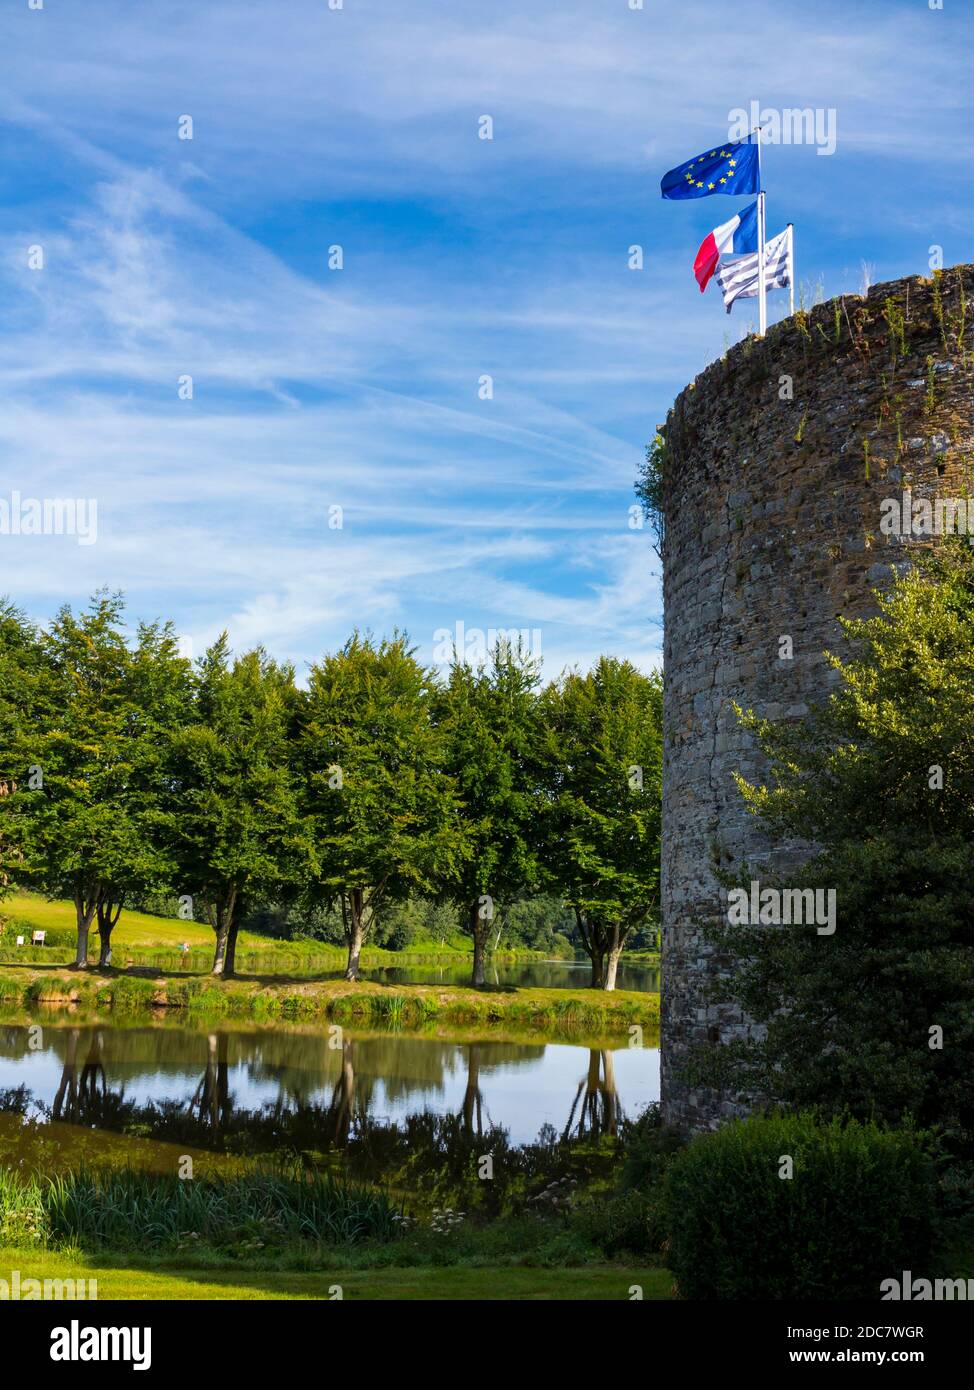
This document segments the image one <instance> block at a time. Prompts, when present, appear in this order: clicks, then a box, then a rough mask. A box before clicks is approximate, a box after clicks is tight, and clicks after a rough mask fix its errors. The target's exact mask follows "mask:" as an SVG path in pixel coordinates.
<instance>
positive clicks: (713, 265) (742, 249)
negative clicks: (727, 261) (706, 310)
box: [693, 203, 758, 294]
mask: <svg viewBox="0 0 974 1390" xmlns="http://www.w3.org/2000/svg"><path fill="white" fill-rule="evenodd" d="M757 249H758V205H757V203H751V204H750V205H749V206H748V207H746V208H744V210H743V211H742V212H739V213H738V214H737V215H736V216H735V217H732V218H731V219H730V221H729V222H722V223H721V225H720V226H719V227H715V228H714V230H713V231H712V232H711V233H710V235H709V236H708V237H705V238H704V242H703V245H702V246H701V247H700V250H699V251H698V252H697V259H696V260H695V261H694V263H693V273H694V275H695V276H696V277H697V284H698V285H699V286H700V293H701V294H703V292H704V290H705V289H706V288H707V286H708V285H709V283H710V277H711V276H712V275H713V273H714V271H715V270H716V269H717V262H718V261H719V260H720V258H721V256H746V255H747V254H748V252H750V251H757Z"/></svg>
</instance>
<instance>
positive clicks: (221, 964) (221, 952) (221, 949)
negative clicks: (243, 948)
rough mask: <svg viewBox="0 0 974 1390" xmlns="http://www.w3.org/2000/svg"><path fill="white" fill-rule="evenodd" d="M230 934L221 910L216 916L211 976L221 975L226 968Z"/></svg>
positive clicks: (228, 925)
mask: <svg viewBox="0 0 974 1390" xmlns="http://www.w3.org/2000/svg"><path fill="white" fill-rule="evenodd" d="M229 934H230V923H229V922H228V921H227V919H226V916H225V915H224V913H223V911H222V910H218V911H217V914H216V951H215V953H214V955H213V969H212V971H211V972H210V973H211V974H213V975H222V974H223V973H224V968H225V966H226V959H227V937H228V936H229Z"/></svg>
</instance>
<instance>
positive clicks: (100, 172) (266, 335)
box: [0, 0, 974, 675]
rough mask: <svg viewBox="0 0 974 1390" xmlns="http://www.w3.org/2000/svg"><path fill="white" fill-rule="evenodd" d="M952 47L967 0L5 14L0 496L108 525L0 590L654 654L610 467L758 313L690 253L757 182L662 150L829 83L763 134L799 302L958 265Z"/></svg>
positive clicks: (5, 578)
mask: <svg viewBox="0 0 974 1390" xmlns="http://www.w3.org/2000/svg"><path fill="white" fill-rule="evenodd" d="M972 40H974V14H972V12H971V6H970V5H969V4H966V3H963V2H962V0H944V5H943V8H942V9H939V10H938V9H933V10H932V9H931V8H930V4H929V0H858V2H857V3H848V0H846V2H844V3H830V0H816V3H815V5H809V4H808V3H807V0H782V3H778V4H775V5H769V4H767V3H754V2H753V0H738V2H737V3H735V4H734V5H733V6H732V7H728V6H727V5H726V4H725V3H719V4H718V3H713V2H712V0H681V2H680V3H670V4H666V5H664V4H662V3H661V0H645V4H644V8H643V9H641V10H639V9H636V10H631V9H630V8H629V0H585V3H576V2H575V0H531V3H530V4H529V3H528V0H520V3H513V2H510V3H508V2H507V0H492V2H491V3H472V2H471V0H457V2H456V3H451V4H445V3H443V0H344V3H343V5H342V8H341V9H338V10H333V9H330V8H329V4H328V0H288V2H287V3H285V2H284V0H278V2H277V3H274V4H268V3H245V2H244V0H207V3H206V4H202V3H196V2H195V0H193V2H192V3H190V2H188V0H183V3H174V2H173V0H153V3H152V4H151V5H133V4H131V3H123V0H111V3H109V2H108V0H86V3H85V4H84V6H78V5H74V4H68V3H67V0H44V4H43V8H42V9H41V10H31V9H29V8H28V0H19V2H18V3H11V4H9V5H7V6H6V7H5V8H4V12H3V16H2V19H0V51H2V52H3V54H4V57H3V59H2V60H0V64H2V71H3V82H2V84H0V92H2V95H0V110H2V114H3V121H4V151H5V153H4V158H3V165H2V172H0V246H2V253H0V274H2V284H0V292H2V296H3V312H2V314H0V376H2V388H3V389H2V397H0V459H2V470H3V471H2V480H0V496H7V497H9V496H11V494H12V492H13V491H14V490H18V491H19V492H20V493H21V494H22V495H23V496H33V497H38V498H46V497H85V498H88V497H94V498H96V499H97V502H98V538H97V542H96V543H95V544H93V545H88V546H81V545H78V543H77V540H76V538H74V537H70V536H11V535H2V536H0V593H3V592H6V593H8V594H9V595H11V596H12V597H13V598H15V599H16V600H17V601H18V602H19V603H21V604H22V605H23V606H24V607H25V608H26V609H27V610H28V611H29V612H30V613H31V614H32V615H33V616H35V617H37V618H39V619H47V618H49V617H50V616H51V614H52V613H53V611H54V610H55V608H56V607H57V606H58V604H59V603H61V602H62V601H64V600H68V601H70V602H72V603H79V602H83V601H84V599H85V598H86V596H87V595H88V594H90V593H91V592H92V591H93V590H94V589H96V588H97V587H99V586H101V585H108V586H110V587H112V588H121V589H124V590H125V592H126V594H127V595H128V599H129V606H130V613H131V615H132V617H133V618H135V617H154V616H157V615H163V616H171V617H173V618H174V619H175V621H176V624H177V627H178V630H179V631H180V633H182V634H185V635H186V636H187V637H189V638H191V639H192V641H193V644H194V647H195V649H196V650H197V651H199V650H201V648H202V646H203V645H204V644H205V643H206V642H207V641H209V640H211V639H212V638H213V636H214V635H215V634H216V633H218V632H219V631H220V630H221V629H222V628H223V627H227V628H229V630H230V633H231V637H232V640H233V642H234V644H235V645H236V646H238V647H241V648H242V647H245V646H247V645H252V644H254V643H256V642H262V643H263V644H264V645H265V646H266V647H267V648H268V649H269V650H270V651H271V652H273V653H274V654H275V655H277V656H279V657H282V658H289V659H291V660H293V661H294V662H295V663H296V664H297V666H298V668H299V671H301V670H303V669H304V668H305V666H306V663H307V662H309V661H311V660H314V659H315V658H316V657H317V656H318V655H319V654H320V653H321V652H322V651H324V650H327V649H331V648H334V647H335V646H336V645H338V644H339V643H340V642H341V641H342V640H343V639H344V637H345V636H346V635H347V634H348V632H349V631H350V630H351V628H352V627H353V626H360V627H367V628H371V629H372V630H374V631H375V632H379V633H381V632H384V631H390V630H391V629H392V628H393V627H395V626H399V627H405V628H406V629H407V630H408V631H409V633H410V635H411V636H412V637H413V639H414V641H415V642H416V644H417V646H418V647H419V649H420V652H421V654H422V655H423V656H424V657H425V658H426V659H430V658H431V656H432V653H433V646H434V633H435V632H436V630H437V629H440V628H450V629H453V628H454V627H455V625H456V624H457V623H458V622H462V623H464V625H465V627H466V629H467V630H468V631H469V630H470V629H477V628H479V629H483V630H487V629H490V628H505V629H506V628H515V627H516V628H528V629H531V630H535V629H537V630H539V631H540V634H541V649H542V652H543V655H544V661H545V668H546V672H547V673H548V674H552V675H553V674H555V673H556V672H557V671H558V670H560V669H561V668H562V667H564V666H565V665H567V664H579V665H582V666H585V665H587V664H588V663H589V662H590V661H591V660H592V659H593V658H594V657H596V656H597V655H598V653H599V652H603V651H607V652H612V653H615V654H618V655H621V656H628V657H629V658H630V659H631V660H633V661H634V662H636V663H637V664H638V665H640V666H643V667H645V668H650V667H652V666H654V665H655V664H657V662H658V660H659V650H660V645H661V635H662V634H661V626H660V611H661V599H660V592H659V565H658V561H657V559H656V556H655V554H654V552H653V549H652V545H651V542H650V538H649V535H648V532H646V531H642V532H639V531H634V530H632V529H630V525H629V508H630V506H631V505H632V502H633V495H632V481H633V477H634V475H635V472H636V469H637V467H638V464H639V462H640V460H641V457H642V453H643V449H644V446H645V444H646V442H647V441H648V440H649V439H651V437H652V435H653V432H654V428H655V425H656V423H657V422H658V421H660V420H662V419H663V418H664V417H665V414H666V411H667V408H668V406H669V404H670V403H671V401H672V399H673V397H674V396H675V394H676V393H677V392H678V391H679V390H680V389H681V388H682V386H683V385H684V384H685V383H686V382H687V381H688V380H691V379H692V378H693V377H694V376H695V375H696V373H697V372H699V371H700V370H701V369H702V368H703V367H704V366H706V364H707V363H708V362H709V361H711V360H712V359H713V358H714V357H716V356H719V355H720V354H721V353H722V352H723V351H724V350H725V348H726V346H727V344H728V343H729V342H733V341H736V340H737V338H738V337H740V336H741V335H742V334H743V333H744V332H745V331H746V330H747V328H748V327H749V326H750V324H751V322H752V321H753V318H754V317H755V316H754V314H753V312H752V311H751V310H750V309H749V308H748V307H747V306H745V307H744V309H743V310H742V308H741V306H740V305H738V306H737V308H735V310H734V313H733V315H732V316H731V317H729V318H728V317H727V316H726V315H725V314H724V312H723V308H722V305H721V304H720V301H719V299H718V297H717V289H716V286H711V288H710V289H709V290H708V292H707V294H706V295H705V296H701V295H700V294H699V292H698V290H697V288H696V285H695V283H694V281H693V278H692V275H691V265H692V261H693V257H694V254H695V252H696V249H697V246H698V245H699V243H700V241H701V240H702V238H703V236H704V235H705V234H706V233H707V232H708V231H709V230H711V228H712V227H714V226H716V225H717V224H718V223H720V222H723V221H725V220H726V219H727V218H728V217H730V216H731V215H732V212H733V210H735V209H736V208H738V207H740V206H742V203H741V200H738V199H731V198H709V199H702V200H699V201H696V202H692V203H669V202H663V201H662V200H661V199H660V197H659V179H660V177H661V175H662V174H663V173H664V172H665V170H667V169H668V168H670V167H671V166H673V165H675V164H678V163H680V162H681V161H682V160H684V159H687V158H689V157H690V156H691V155H692V154H694V153H696V152H697V151H698V150H702V149H704V148H706V147H707V146H710V145H711V144H712V143H713V142H714V141H715V140H720V139H721V138H726V132H727V127H728V115H729V112H730V111H731V110H732V109H733V108H735V107H748V106H749V104H750V102H751V101H752V100H756V101H758V102H759V103H760V105H761V106H762V107H764V108H782V107H813V108H822V109H826V110H827V109H829V108H834V110H835V121H836V135H837V147H836V150H835V153H834V154H833V155H831V156H822V155H819V154H818V153H817V152H816V149H815V147H814V146H810V145H806V146H773V147H770V148H768V149H766V150H765V185H766V187H767V189H768V216H769V232H774V231H777V230H779V229H780V227H781V226H783V225H784V223H785V222H787V221H793V222H794V223H795V226H796V242H797V253H798V258H799V280H800V281H802V282H804V284H805V285H806V287H807V288H806V294H807V295H809V296H814V295H815V293H817V292H824V293H825V295H826V296H831V295H832V294H836V293H840V292H843V291H845V292H855V291H857V290H858V289H859V287H860V284H861V282H862V278H863V265H862V263H863V262H864V261H865V262H867V263H868V265H869V266H870V267H871V275H872V278H873V280H883V279H890V278H895V277H897V276H900V275H905V274H920V273H927V270H928V256H929V248H930V247H931V246H940V247H942V248H943V255H944V260H945V263H946V264H947V265H951V264H954V263H956V262H959V261H970V260H974V248H972V245H971V241H972V234H971V228H972V226H974V182H972V180H971V177H970V168H971V164H970V150H971V147H972V135H974V121H972V117H971V112H970V102H969V96H968V93H969V87H970V78H969V74H970V68H971V59H972V53H974V44H972ZM184 115H190V116H191V117H192V120H193V139H192V140H180V139H179V138H178V123H179V119H180V117H181V116H184ZM483 115H489V116H491V118H492V120H493V139H492V140H490V141H487V140H482V139H480V138H478V122H479V119H480V117H481V116H483ZM633 244H638V245H641V246H642V248H643V253H644V258H645V261H644V268H643V270H641V271H633V270H630V269H629V268H628V263H627V262H628V248H629V247H630V246H631V245H633ZM333 245H340V246H341V247H342V250H343V257H344V266H343V268H342V269H341V270H330V269H329V267H328V250H329V247H330V246H333ZM30 246H40V247H42V248H43V253H44V265H43V269H40V270H32V269H29V268H28V248H29V247H30ZM786 308H787V295H786V294H782V293H779V294H777V295H775V296H773V297H772V300H771V316H772V318H775V317H778V316H780V314H781V313H783V312H784V311H785V310H786ZM184 375H191V376H192V378H193V399H192V400H181V399H179V397H178V394H177V384H178V381H179V378H180V377H181V376H184ZM485 375H489V376H491V377H492V378H493V390H494V395H493V399H492V400H482V399H480V398H479V395H478V383H479V381H480V379H481V378H482V377H483V376H485ZM336 506H337V507H341V508H342V509H343V526H342V529H340V530H336V529H330V528H329V524H328V517H329V508H330V507H336Z"/></svg>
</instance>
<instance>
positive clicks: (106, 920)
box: [98, 898, 122, 970]
mask: <svg viewBox="0 0 974 1390" xmlns="http://www.w3.org/2000/svg"><path fill="white" fill-rule="evenodd" d="M121 915H122V899H121V898H119V900H118V902H117V903H113V902H112V900H111V899H110V898H109V899H107V900H106V901H105V902H100V903H99V904H98V969H99V970H107V969H108V967H109V966H110V965H111V963H112V931H113V930H114V928H115V924H116V922H117V921H118V919H119V917H121Z"/></svg>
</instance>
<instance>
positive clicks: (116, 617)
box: [7, 593, 185, 969]
mask: <svg viewBox="0 0 974 1390" xmlns="http://www.w3.org/2000/svg"><path fill="white" fill-rule="evenodd" d="M123 612H124V605H123V601H122V599H121V596H120V595H117V594H104V593H103V594H100V595H96V596H95V598H94V599H93V600H92V602H91V604H90V605H89V607H88V608H87V609H86V610H85V611H84V612H82V613H80V614H78V615H75V614H74V613H72V611H71V609H70V608H68V607H66V606H65V607H64V608H62V609H61V610H60V611H59V613H58V615H57V617H56V619H55V620H54V622H53V623H52V624H51V626H50V628H49V629H48V630H47V631H44V632H42V633H41V634H40V636H39V639H38V646H39V657H40V663H39V664H38V661H37V659H36V657H34V656H31V657H30V666H29V670H25V672H22V675H24V680H23V681H22V684H21V691H22V694H23V696H24V699H25V704H24V706H23V711H22V713H23V716H26V717H21V718H20V719H19V722H18V723H17V727H16V730H15V734H14V738H13V740H12V743H11V745H10V747H9V749H8V752H7V757H8V758H9V759H11V760H12V763H13V765H14V767H15V768H16V769H17V770H18V771H19V779H18V788H17V792H16V795H12V796H11V797H10V798H9V801H8V807H9V813H10V814H9V820H8V826H9V838H10V841H11V843H12V844H13V845H14V846H15V848H16V854H17V857H18V860H19V864H20V869H19V872H20V873H21V874H22V875H23V876H24V877H25V878H26V879H28V880H32V881H34V882H36V883H37V884H38V885H39V886H41V887H43V888H44V889H45V890H46V891H48V892H50V893H51V894H52V895H55V896H60V895H62V894H64V895H66V896H70V897H71V898H72V900H73V902H74V905H75V912H76V922H77V931H78V940H77V951H76V958H75V966H76V968H78V969H85V968H86V967H87V964H88V936H89V932H90V928H91V924H92V922H93V921H94V919H95V916H96V913H97V914H98V919H99V925H100V927H101V930H102V933H103V935H102V953H101V957H102V962H103V963H107V960H108V959H110V939H111V929H112V927H113V926H114V924H115V922H116V921H117V920H118V913H119V912H120V911H121V906H122V903H123V901H124V897H125V894H126V893H127V892H133V891H143V890H145V889H146V888H148V887H150V886H153V885H155V884H157V883H159V882H161V881H162V880H163V878H164V875H165V869H166V861H165V857H164V855H163V853H162V851H161V848H160V844H159V838H158V796H159V794H160V793H161V790H162V789H161V786H160V783H159V778H158V754H159V748H160V746H161V740H162V737H163V726H164V725H165V723H166V720H167V718H168V717H171V716H172V715H173V714H174V713H175V712H176V711H178V709H179V708H180V706H181V698H180V695H179V694H178V693H174V692H178V691H179V689H180V688H183V689H184V688H185V681H184V675H185V672H184V666H185V663H181V662H180V660H179V658H178V656H177V655H176V650H175V638H174V637H173V635H172V631H171V629H170V628H168V627H160V626H159V625H149V626H145V625H144V626H142V627H140V628H139V630H138V634H137V640H136V644H135V647H134V649H130V647H129V645H128V643H127V641H126V637H125V633H124V631H123V628H122V617H123ZM26 654H27V653H26V651H25V655H26ZM166 692H168V694H167V693H166Z"/></svg>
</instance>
